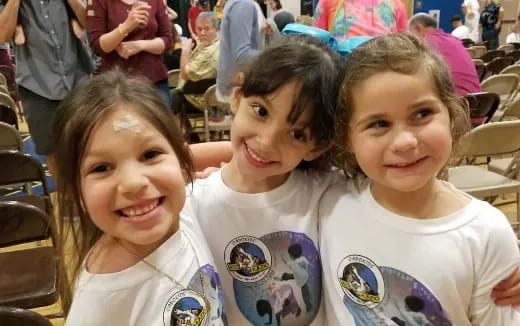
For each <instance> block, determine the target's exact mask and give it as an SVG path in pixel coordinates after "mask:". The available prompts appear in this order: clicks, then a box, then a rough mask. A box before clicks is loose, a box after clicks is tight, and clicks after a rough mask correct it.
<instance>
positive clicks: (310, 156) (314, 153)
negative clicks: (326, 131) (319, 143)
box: [303, 144, 332, 161]
mask: <svg viewBox="0 0 520 326" xmlns="http://www.w3.org/2000/svg"><path fill="white" fill-rule="evenodd" d="M331 147H332V144H329V145H327V146H324V147H314V149H313V150H311V151H309V152H308V153H307V154H305V156H304V157H303V159H304V160H305V161H312V160H315V159H317V158H318V157H319V156H320V155H321V154H323V153H325V152H326V151H328V150H329V149H330V148H331Z"/></svg>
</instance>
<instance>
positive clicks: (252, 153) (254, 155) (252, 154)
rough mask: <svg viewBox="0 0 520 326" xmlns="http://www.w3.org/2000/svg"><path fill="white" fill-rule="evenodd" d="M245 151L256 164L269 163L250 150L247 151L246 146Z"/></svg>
mask: <svg viewBox="0 0 520 326" xmlns="http://www.w3.org/2000/svg"><path fill="white" fill-rule="evenodd" d="M246 149H247V152H248V153H249V155H251V156H252V157H253V158H254V159H255V160H257V161H258V162H262V163H269V161H267V160H265V159H263V158H261V157H260V156H258V155H256V154H255V153H254V152H253V151H252V150H251V149H249V147H248V146H246Z"/></svg>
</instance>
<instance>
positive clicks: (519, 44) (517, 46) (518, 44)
mask: <svg viewBox="0 0 520 326" xmlns="http://www.w3.org/2000/svg"><path fill="white" fill-rule="evenodd" d="M509 44H511V45H512V46H513V47H514V48H515V50H520V43H518V42H513V43H509Z"/></svg>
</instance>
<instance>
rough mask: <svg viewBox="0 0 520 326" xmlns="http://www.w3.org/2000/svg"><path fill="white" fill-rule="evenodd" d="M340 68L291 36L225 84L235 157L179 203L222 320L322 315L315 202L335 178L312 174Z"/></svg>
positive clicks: (319, 161)
mask: <svg viewBox="0 0 520 326" xmlns="http://www.w3.org/2000/svg"><path fill="white" fill-rule="evenodd" d="M342 67H343V65H342V63H341V61H340V58H339V56H338V55H337V54H336V53H335V52H334V51H333V50H331V49H330V48H329V47H328V46H327V45H326V44H324V43H322V42H321V41H320V40H318V39H314V38H312V37H309V36H304V35H298V36H294V37H290V38H287V39H285V40H284V42H283V43H281V44H278V45H274V46H273V47H270V48H268V49H266V50H265V51H263V52H261V53H260V54H259V55H258V56H257V57H255V58H254V59H253V60H252V61H251V62H250V64H249V65H248V66H247V67H246V68H245V69H244V71H243V74H241V75H240V77H239V78H238V85H237V86H236V87H235V88H234V89H233V92H232V96H231V101H230V105H231V109H232V111H234V112H235V114H236V115H235V118H234V121H233V124H232V126H231V146H232V149H233V159H232V160H231V162H230V163H229V164H228V165H226V166H225V167H224V168H222V169H221V170H219V171H218V172H216V173H213V174H212V175H210V177H209V178H208V179H204V180H197V181H196V182H195V183H194V185H193V193H192V194H191V195H189V196H188V197H187V205H186V206H188V207H190V208H191V209H193V210H194V213H195V215H196V216H198V218H199V222H200V224H201V226H202V227H203V231H204V235H205V236H206V239H207V240H208V242H209V245H210V248H211V250H212V253H213V257H215V259H216V260H217V268H218V269H219V270H220V273H221V277H222V281H223V287H224V296H225V298H226V303H227V305H226V307H227V309H228V312H229V321H230V325H263V324H266V323H269V322H270V321H271V322H272V323H273V324H274V321H275V320H276V323H277V325H321V324H322V323H323V318H322V314H321V313H320V312H321V311H322V309H320V302H321V265H320V261H319V254H318V244H317V240H318V239H317V235H318V230H317V220H316V216H317V210H316V209H317V203H318V200H319V198H320V196H321V194H322V193H323V192H324V189H325V188H326V187H327V186H328V185H329V184H330V182H331V180H332V179H333V178H331V177H330V176H329V175H328V174H326V173H319V172H320V171H326V170H328V164H327V162H328V160H327V158H326V157H323V156H322V157H320V154H321V153H323V152H324V151H326V150H327V149H328V147H329V145H330V142H331V140H332V139H333V137H334V134H335V132H334V129H333V128H330V126H332V125H333V123H334V119H335V117H336V98H337V95H338V92H339V85H340V82H341V80H342V77H343V73H342V70H343V69H342ZM308 167H314V168H315V170H316V173H314V174H312V175H311V174H309V173H307V171H306V168H308ZM282 294H283V295H282Z"/></svg>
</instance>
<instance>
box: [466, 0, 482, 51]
mask: <svg viewBox="0 0 520 326" xmlns="http://www.w3.org/2000/svg"><path fill="white" fill-rule="evenodd" d="M479 10H480V5H479V3H478V1H477V0H464V2H463V3H462V13H463V14H464V25H466V26H467V27H468V28H469V38H470V39H471V40H472V41H473V42H475V43H477V42H478V41H479V39H480V37H479V28H478V27H479V20H480V13H479Z"/></svg>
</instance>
